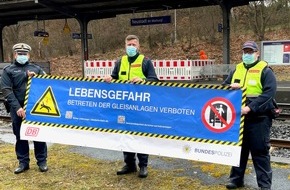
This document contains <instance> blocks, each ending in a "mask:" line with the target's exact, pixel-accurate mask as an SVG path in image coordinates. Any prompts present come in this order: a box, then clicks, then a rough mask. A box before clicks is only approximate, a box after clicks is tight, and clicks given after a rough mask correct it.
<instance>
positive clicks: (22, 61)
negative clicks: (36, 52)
mask: <svg viewBox="0 0 290 190" xmlns="http://www.w3.org/2000/svg"><path fill="white" fill-rule="evenodd" d="M16 61H17V62H18V63H20V64H22V65H23V64H25V63H26V62H27V61H28V56H27V55H17V57H16Z"/></svg>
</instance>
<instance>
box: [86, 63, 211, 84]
mask: <svg viewBox="0 0 290 190" xmlns="http://www.w3.org/2000/svg"><path fill="white" fill-rule="evenodd" d="M152 63H153V65H154V68H155V71H156V74H157V76H158V78H159V79H160V80H186V81H188V80H194V79H204V78H210V77H211V75H210V74H204V73H203V74H202V69H203V68H204V67H205V66H209V65H213V64H214V60H152ZM114 65H115V60H92V61H90V60H88V61H85V62H84V76H85V77H88V78H103V77H104V76H107V75H111V73H112V71H113V69H114Z"/></svg>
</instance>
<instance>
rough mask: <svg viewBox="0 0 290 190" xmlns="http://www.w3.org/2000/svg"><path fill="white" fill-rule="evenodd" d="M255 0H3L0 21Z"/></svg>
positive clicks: (99, 16) (90, 17)
mask: <svg viewBox="0 0 290 190" xmlns="http://www.w3.org/2000/svg"><path fill="white" fill-rule="evenodd" d="M249 1H252V0H0V24H1V25H2V26H3V25H4V26H7V25H12V24H17V22H19V21H27V20H35V19H36V18H37V19H38V20H51V19H64V18H77V19H86V20H88V21H89V20H95V19H102V18H111V17H115V16H116V15H119V14H128V13H138V12H148V11H161V10H170V9H183V8H189V7H202V6H211V5H224V6H229V7H236V6H241V5H247V4H248V3H249Z"/></svg>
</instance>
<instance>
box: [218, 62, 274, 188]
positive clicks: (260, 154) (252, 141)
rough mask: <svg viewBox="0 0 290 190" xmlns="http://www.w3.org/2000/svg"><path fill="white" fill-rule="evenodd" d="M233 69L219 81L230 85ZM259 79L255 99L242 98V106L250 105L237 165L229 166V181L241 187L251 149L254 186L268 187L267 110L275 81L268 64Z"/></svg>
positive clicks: (270, 113)
mask: <svg viewBox="0 0 290 190" xmlns="http://www.w3.org/2000/svg"><path fill="white" fill-rule="evenodd" d="M257 62H258V61H257ZM257 62H256V63H257ZM253 65H255V64H253ZM253 65H251V66H253ZM234 72H235V71H233V72H231V73H230V74H229V76H228V78H227V79H226V80H225V81H224V83H223V84H231V81H232V77H233V73H234ZM260 80H261V84H262V94H260V95H259V96H258V97H255V98H254V97H253V98H247V99H246V105H247V106H248V107H250V109H251V111H250V112H249V113H248V114H246V115H245V121H244V133H243V144H242V151H241V158H240V159H241V160H240V166H239V167H232V169H231V173H230V182H231V183H233V184H236V185H237V186H243V184H244V174H245V170H246V166H247V161H248V157H249V153H250V152H251V156H252V160H253V164H254V168H255V171H256V175H257V183H258V186H259V187H262V188H268V189H270V188H271V184H272V169H271V164H270V153H269V149H270V128H271V126H272V117H273V115H272V112H271V110H272V109H274V104H273V98H274V96H275V94H276V89H277V83H276V78H275V75H274V73H273V71H272V69H271V68H269V67H266V68H264V70H263V71H262V75H261V79H260Z"/></svg>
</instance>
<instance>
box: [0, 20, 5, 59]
mask: <svg viewBox="0 0 290 190" xmlns="http://www.w3.org/2000/svg"><path fill="white" fill-rule="evenodd" d="M4 27H5V26H4V25H3V24H0V62H4V49H3V36H2V34H3V28H4Z"/></svg>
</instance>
